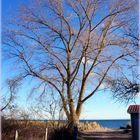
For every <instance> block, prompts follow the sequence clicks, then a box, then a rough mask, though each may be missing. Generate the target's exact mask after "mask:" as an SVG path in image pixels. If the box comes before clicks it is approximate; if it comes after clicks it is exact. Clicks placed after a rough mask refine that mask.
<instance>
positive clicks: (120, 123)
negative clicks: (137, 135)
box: [80, 120, 130, 128]
mask: <svg viewBox="0 0 140 140" xmlns="http://www.w3.org/2000/svg"><path fill="white" fill-rule="evenodd" d="M80 122H82V123H92V122H97V123H98V124H99V125H101V126H102V127H104V128H120V127H126V126H127V124H128V123H129V122H130V120H80Z"/></svg>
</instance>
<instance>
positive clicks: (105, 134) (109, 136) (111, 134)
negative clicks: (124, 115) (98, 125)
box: [79, 129, 132, 140]
mask: <svg viewBox="0 0 140 140" xmlns="http://www.w3.org/2000/svg"><path fill="white" fill-rule="evenodd" d="M79 140H132V138H131V132H126V131H124V130H121V129H101V130H93V131H87V132H84V133H80V134H79Z"/></svg>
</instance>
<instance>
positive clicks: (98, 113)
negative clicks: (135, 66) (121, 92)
mask: <svg viewBox="0 0 140 140" xmlns="http://www.w3.org/2000/svg"><path fill="white" fill-rule="evenodd" d="M26 3H28V0H2V17H3V18H5V17H7V16H9V14H10V13H17V11H18V6H19V5H20V4H26ZM10 65H11V62H7V61H5V60H2V83H3V82H4V81H5V80H6V79H7V78H8V77H9V75H10V73H11V70H10ZM27 85H28V87H29V86H30V85H29V83H26V84H25V87H27ZM28 91H29V88H24V89H21V90H20V92H19V94H18V98H19V101H18V103H19V104H20V105H21V106H25V107H26V105H27V102H26V97H27V94H26V93H27V92H28ZM136 102H137V103H140V99H137V100H136ZM128 106H129V105H127V106H126V105H124V104H120V103H118V102H117V103H115V101H114V100H112V96H111V93H110V92H109V91H108V92H107V91H106V92H104V91H102V92H98V93H97V94H95V95H94V96H93V97H92V98H91V99H90V100H88V101H87V102H86V103H85V106H84V109H83V113H82V115H81V119H128V118H130V115H129V114H128V113H127V108H128Z"/></svg>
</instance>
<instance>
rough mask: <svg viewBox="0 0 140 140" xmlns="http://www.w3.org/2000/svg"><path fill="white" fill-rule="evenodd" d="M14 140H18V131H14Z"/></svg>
mask: <svg viewBox="0 0 140 140" xmlns="http://www.w3.org/2000/svg"><path fill="white" fill-rule="evenodd" d="M15 140H18V131H17V130H16V134H15Z"/></svg>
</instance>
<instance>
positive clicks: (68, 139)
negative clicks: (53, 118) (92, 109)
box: [48, 127, 74, 140]
mask: <svg viewBox="0 0 140 140" xmlns="http://www.w3.org/2000/svg"><path fill="white" fill-rule="evenodd" d="M73 139H74V137H73V132H72V131H70V130H69V129H68V128H65V127H62V128H56V129H54V130H52V131H50V133H49V135H48V140H73Z"/></svg>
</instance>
